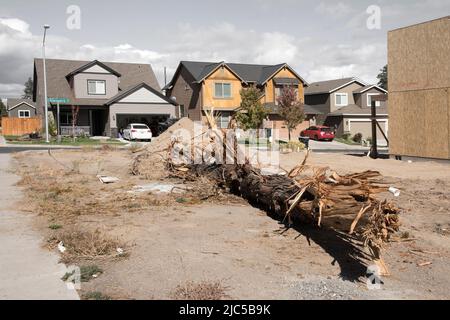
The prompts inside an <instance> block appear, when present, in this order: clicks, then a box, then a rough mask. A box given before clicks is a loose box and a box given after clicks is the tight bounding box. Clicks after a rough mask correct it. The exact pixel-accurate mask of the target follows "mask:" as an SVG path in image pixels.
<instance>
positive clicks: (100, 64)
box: [46, 60, 122, 78]
mask: <svg viewBox="0 0 450 320" xmlns="http://www.w3.org/2000/svg"><path fill="white" fill-rule="evenodd" d="M46 62H47V61H46ZM93 66H99V67H101V68H103V69H105V70H107V71H109V72H110V73H112V74H114V75H116V76H117V77H121V76H122V75H121V74H120V73H118V72H117V71H115V70H114V69H112V68H111V67H108V66H107V65H105V64H104V63H101V62H100V61H98V60H94V61H91V62H89V63H86V64H85V65H83V66H81V67H79V68H77V69H75V70H73V71H72V72H70V73H69V74H68V75H66V78H70V77H72V76H74V75H76V74H78V73H80V72H83V71H84V70H87V69H89V68H91V67H93Z"/></svg>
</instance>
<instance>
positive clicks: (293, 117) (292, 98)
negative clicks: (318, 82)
mask: <svg viewBox="0 0 450 320" xmlns="http://www.w3.org/2000/svg"><path fill="white" fill-rule="evenodd" d="M277 102H278V106H279V108H280V116H281V117H282V118H283V119H284V122H285V124H286V127H287V128H288V132H289V141H291V131H292V130H294V129H295V128H297V126H298V125H299V124H301V123H302V122H303V120H305V111H304V108H303V103H302V102H301V101H299V100H298V93H297V91H296V90H295V89H294V87H292V86H285V87H284V88H283V89H282V90H281V95H280V96H279V97H278V99H277Z"/></svg>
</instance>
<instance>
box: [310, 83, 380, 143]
mask: <svg viewBox="0 0 450 320" xmlns="http://www.w3.org/2000/svg"><path fill="white" fill-rule="evenodd" d="M380 94H387V91H386V90H384V89H383V88H380V87H379V86H376V85H368V84H367V83H365V82H363V81H362V80H359V79H357V78H344V79H336V80H328V81H320V82H314V83H311V84H310V85H309V86H308V87H307V88H306V89H305V101H306V103H307V104H308V105H311V106H313V107H314V108H315V109H318V110H319V111H321V112H322V114H321V115H319V116H318V124H323V125H326V126H329V127H332V128H335V129H336V135H337V136H338V137H340V136H342V135H343V134H350V135H352V136H353V135H355V134H357V133H361V134H362V135H363V138H364V139H367V138H370V137H371V135H372V131H371V130H372V126H371V105H372V101H371V97H372V96H374V95H375V96H376V95H380ZM376 107H377V120H378V123H379V124H380V127H381V128H382V129H383V132H384V133H385V135H386V136H388V121H389V120H388V109H387V101H383V102H380V101H378V102H376ZM378 131H379V132H378V134H377V139H379V141H380V142H381V143H385V142H386V141H385V139H384V138H383V135H382V133H381V132H380V130H379V129H378Z"/></svg>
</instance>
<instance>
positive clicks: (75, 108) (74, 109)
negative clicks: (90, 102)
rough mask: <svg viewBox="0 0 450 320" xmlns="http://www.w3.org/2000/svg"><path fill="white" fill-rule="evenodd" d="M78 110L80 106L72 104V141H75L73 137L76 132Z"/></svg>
mask: <svg viewBox="0 0 450 320" xmlns="http://www.w3.org/2000/svg"><path fill="white" fill-rule="evenodd" d="M79 111H80V107H79V106H72V138H73V141H74V142H75V138H76V132H75V127H76V125H77V122H78V113H79Z"/></svg>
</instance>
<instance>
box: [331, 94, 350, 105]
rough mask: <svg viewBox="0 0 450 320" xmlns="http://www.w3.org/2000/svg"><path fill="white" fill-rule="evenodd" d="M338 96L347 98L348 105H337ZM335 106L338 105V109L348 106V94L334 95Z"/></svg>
mask: <svg viewBox="0 0 450 320" xmlns="http://www.w3.org/2000/svg"><path fill="white" fill-rule="evenodd" d="M338 96H345V97H346V98H347V103H346V104H338V103H337V97H338ZM334 104H335V105H336V107H345V106H348V93H345V92H336V93H335V94H334Z"/></svg>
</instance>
